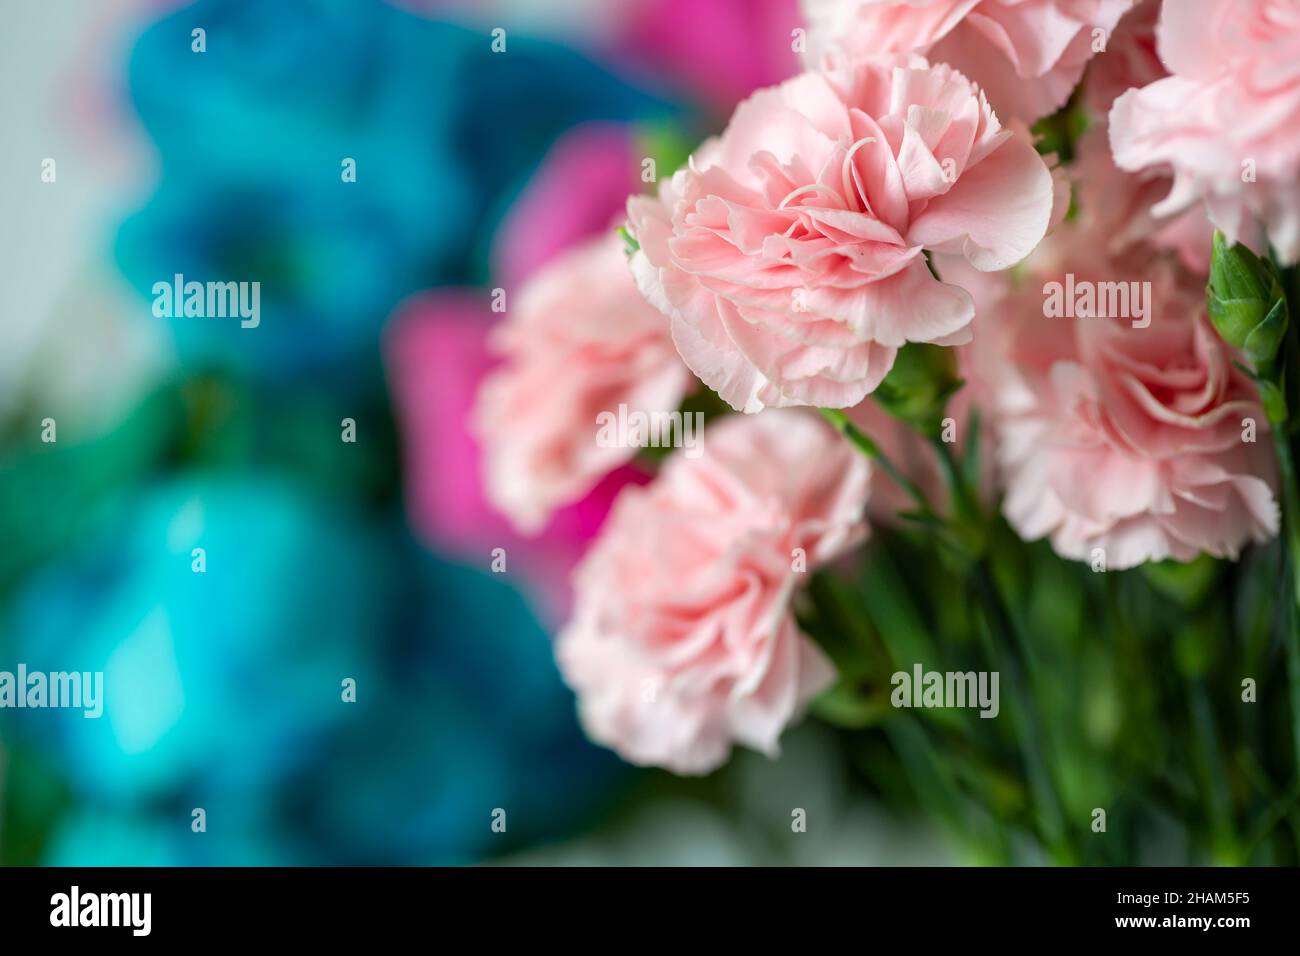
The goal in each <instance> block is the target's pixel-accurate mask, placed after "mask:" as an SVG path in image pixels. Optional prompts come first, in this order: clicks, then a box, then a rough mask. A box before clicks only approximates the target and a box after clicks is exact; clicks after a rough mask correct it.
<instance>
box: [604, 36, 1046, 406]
mask: <svg viewBox="0 0 1300 956" xmlns="http://www.w3.org/2000/svg"><path fill="white" fill-rule="evenodd" d="M1053 194H1054V186H1053V179H1052V174H1051V173H1050V172H1049V170H1048V167H1047V165H1046V164H1045V163H1044V161H1043V159H1042V158H1041V157H1040V156H1039V155H1038V154H1037V153H1036V152H1035V151H1034V148H1033V146H1032V144H1031V143H1030V141H1029V138H1028V136H1027V134H1025V133H1024V132H1023V131H1020V130H1017V131H1013V130H1010V129H1004V128H1003V127H1002V126H1001V124H1000V123H999V122H998V120H997V117H996V116H995V115H994V114H993V112H992V110H991V109H990V108H989V106H988V103H987V102H986V101H985V99H984V97H983V95H982V94H980V93H979V91H978V90H977V89H976V88H975V87H973V86H971V84H970V83H969V82H968V81H967V80H966V78H965V77H963V76H962V75H961V74H960V73H957V72H955V71H954V70H952V69H951V68H949V67H947V66H944V65H942V64H940V65H936V66H930V65H929V64H927V63H926V62H925V61H924V60H922V59H920V58H919V57H918V58H912V59H911V61H910V65H908V66H895V67H891V66H888V65H884V64H881V63H874V62H865V61H863V62H858V63H856V64H841V65H839V66H837V67H835V68H833V69H831V70H830V71H829V72H827V73H825V74H821V73H804V74H802V75H800V76H798V77H795V78H794V79H792V80H788V81H786V82H785V83H782V84H781V85H779V86H776V87H771V88H768V89H765V90H760V91H759V92H757V93H755V94H754V95H753V96H751V97H750V98H749V99H748V100H746V101H745V102H744V103H742V104H741V105H740V106H739V107H738V108H737V110H736V112H735V114H734V115H733V116H732V118H731V122H730V124H729V125H728V126H727V129H726V130H725V131H724V132H723V134H722V135H721V136H720V137H718V138H716V139H713V140H709V141H708V142H706V143H705V144H704V145H703V146H701V148H700V149H699V150H698V151H697V152H696V153H695V155H694V156H693V157H692V159H691V162H690V163H689V164H688V165H687V166H686V167H684V168H683V169H680V170H678V171H677V173H676V174H675V175H674V176H673V177H672V178H671V180H667V181H664V182H663V183H661V187H660V193H659V197H658V199H653V198H650V197H634V198H633V199H631V200H630V201H629V202H628V216H629V219H630V223H631V230H632V232H633V234H634V235H635V236H636V238H637V240H638V241H639V242H640V244H641V248H640V250H639V251H638V252H637V254H636V255H634V256H633V258H632V266H633V270H634V272H635V273H636V276H637V282H638V285H639V286H640V288H641V290H642V292H643V293H645V295H646V297H647V298H648V299H649V300H650V301H651V302H652V303H654V304H655V305H656V306H658V307H659V308H660V309H661V310H663V311H664V312H665V313H666V314H667V315H669V316H671V318H672V336H673V341H674V342H675V343H676V345H677V348H678V350H679V351H680V352H681V355H682V358H683V359H685V361H686V364H687V365H689V366H690V367H691V369H692V370H693V371H694V372H695V373H696V374H697V375H698V376H699V377H700V378H701V379H703V380H704V382H705V383H706V384H707V385H709V386H710V387H712V388H714V389H715V390H716V391H717V392H718V394H719V395H721V396H722V398H723V399H724V400H726V401H727V402H728V403H729V404H730V405H731V406H732V407H733V408H736V409H740V410H744V411H747V412H755V411H758V410H759V409H762V408H764V407H766V406H783V405H819V406H826V407H834V408H844V407H849V406H853V405H856V404H857V403H858V402H860V401H861V400H862V399H863V397H864V396H866V395H867V394H868V393H870V392H871V391H872V390H873V389H874V388H875V387H876V386H877V385H878V384H879V383H880V381H881V379H883V378H884V376H885V373H886V372H888V371H889V369H890V366H891V365H892V364H893V361H894V356H895V354H896V351H897V349H898V348H899V347H900V346H902V345H903V344H904V343H906V342H935V343H941V344H957V343H960V342H962V341H966V340H967V339H969V335H970V333H969V329H968V325H969V324H970V321H971V317H972V315H973V314H974V305H973V303H972V301H971V296H970V295H969V294H968V293H967V291H966V290H965V289H963V288H961V287H960V286H957V285H954V284H951V283H945V282H940V281H938V280H937V279H935V278H934V277H933V275H932V274H931V272H930V270H929V269H928V268H927V266H926V260H925V256H924V252H925V251H926V250H933V251H936V252H945V253H955V254H960V255H961V256H963V257H964V258H965V259H967V260H968V261H969V262H970V263H971V264H972V265H973V266H975V268H977V269H979V270H981V271H992V270H998V269H1005V268H1007V267H1008V266H1011V265H1013V264H1014V263H1016V262H1018V261H1019V260H1020V259H1022V258H1024V257H1025V256H1026V255H1028V253H1029V252H1030V251H1031V250H1032V249H1033V248H1034V246H1035V245H1036V244H1037V243H1038V242H1039V240H1040V239H1042V237H1043V235H1044V233H1045V232H1046V230H1047V227H1048V223H1049V219H1050V216H1051V212H1052V201H1053Z"/></svg>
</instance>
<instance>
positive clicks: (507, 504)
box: [474, 228, 693, 534]
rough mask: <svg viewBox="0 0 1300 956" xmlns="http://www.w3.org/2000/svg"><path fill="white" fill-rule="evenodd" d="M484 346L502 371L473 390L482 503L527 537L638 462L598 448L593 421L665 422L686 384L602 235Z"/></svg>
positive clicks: (539, 284)
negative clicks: (633, 417) (638, 417)
mask: <svg viewBox="0 0 1300 956" xmlns="http://www.w3.org/2000/svg"><path fill="white" fill-rule="evenodd" d="M494 344H495V347H496V349H497V351H498V352H499V353H500V354H501V355H502V356H503V357H504V359H505V361H504V363H503V364H502V365H501V367H500V368H498V369H497V370H496V371H494V372H493V373H492V374H491V375H490V376H489V377H488V378H487V379H486V380H485V381H484V382H483V385H482V388H481V390H480V393H479V399H478V403H477V406H476V408H475V411H474V427H475V431H476V433H477V434H478V436H479V439H480V441H481V443H482V446H483V450H484V453H485V459H484V474H485V477H486V480H487V491H488V497H489V499H490V500H491V501H492V502H493V504H495V505H496V507H497V508H498V509H499V510H500V511H501V512H502V513H503V514H505V515H507V516H508V517H509V518H510V519H511V520H512V521H513V522H514V524H515V526H516V527H517V528H518V529H519V530H520V531H522V532H524V533H527V534H532V533H536V532H537V531H540V530H541V529H542V528H543V527H544V526H545V525H546V522H547V520H548V519H549V517H550V515H551V512H553V511H554V510H555V509H556V508H557V507H560V506H562V505H567V504H570V503H572V502H574V501H578V500H579V499H581V498H582V497H583V496H584V495H586V494H587V493H588V492H589V491H590V490H591V489H592V488H593V487H594V486H595V485H596V484H597V482H599V481H600V480H601V479H602V478H603V477H604V476H605V475H606V474H608V473H609V472H611V471H613V470H614V469H615V468H617V467H618V466H620V465H623V464H625V463H627V462H628V461H631V460H632V458H633V457H635V455H636V454H637V452H638V448H637V446H635V445H633V444H631V442H630V441H629V442H621V441H612V442H611V441H600V440H598V438H599V436H600V434H601V427H600V416H601V415H602V414H605V413H608V414H609V415H613V416H623V417H626V416H627V415H630V414H631V413H635V412H642V413H646V414H649V415H655V414H657V415H671V414H672V413H673V412H675V411H676V410H677V407H678V406H679V405H680V404H681V401H682V399H683V398H684V397H685V395H686V392H687V390H688V389H689V388H690V386H691V384H692V382H693V379H692V377H691V374H690V372H689V370H687V368H686V366H684V365H683V364H682V362H681V359H679V358H678V356H677V352H676V350H675V349H674V348H673V344H672V341H671V339H670V338H669V337H668V323H667V321H666V320H665V319H664V317H663V316H662V315H661V314H660V313H659V312H658V311H656V310H655V309H653V308H652V307H651V306H650V305H649V304H648V303H647V302H646V301H645V300H644V299H643V298H642V297H641V296H640V295H639V294H638V293H637V290H636V286H635V284H634V283H633V281H632V276H631V274H630V273H629V271H628V268H627V261H626V254H625V253H624V251H623V243H622V240H620V239H619V237H618V236H617V235H616V234H615V233H614V232H613V230H612V228H611V230H610V232H609V233H608V235H605V236H601V237H598V238H596V239H593V240H590V241H588V242H587V243H585V244H583V245H581V246H578V247H577V248H576V249H573V250H570V251H569V252H566V253H564V254H563V255H562V256H560V258H558V259H556V260H555V261H553V262H552V263H550V264H549V265H547V266H546V267H545V268H543V269H542V270H541V271H540V272H538V273H537V274H536V275H534V276H533V278H532V279H531V280H530V282H529V283H528V284H526V285H525V286H524V287H523V289H522V290H521V291H520V293H519V295H518V298H517V302H516V304H515V306H514V307H513V308H512V309H511V310H510V311H509V313H508V318H507V319H506V321H505V323H504V324H503V325H501V326H500V328H499V329H498V330H497V331H496V332H495V333H494ZM624 410H625V411H624Z"/></svg>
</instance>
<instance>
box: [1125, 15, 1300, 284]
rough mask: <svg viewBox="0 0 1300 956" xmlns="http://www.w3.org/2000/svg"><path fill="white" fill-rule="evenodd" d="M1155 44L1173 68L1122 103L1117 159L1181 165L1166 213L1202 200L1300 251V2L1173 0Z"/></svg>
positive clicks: (1144, 165)
mask: <svg viewBox="0 0 1300 956" xmlns="http://www.w3.org/2000/svg"><path fill="white" fill-rule="evenodd" d="M1157 44H1158V48H1159V51H1160V56H1161V58H1162V59H1163V60H1164V63H1165V65H1166V66H1167V67H1168V68H1169V70H1170V71H1171V72H1172V74H1173V75H1172V76H1169V77H1166V78H1164V79H1160V80H1156V81H1155V82H1154V83H1151V84H1149V85H1148V86H1144V87H1142V88H1141V89H1138V90H1130V91H1129V92H1128V93H1125V94H1124V95H1123V96H1121V97H1120V98H1119V99H1118V100H1116V101H1115V105H1114V107H1113V108H1112V110H1111V114H1110V142H1111V148H1112V149H1113V150H1114V153H1115V162H1116V163H1117V164H1118V165H1119V166H1120V167H1121V168H1123V169H1129V170H1139V169H1144V170H1145V169H1156V170H1162V171H1166V172H1169V173H1171V174H1172V175H1173V178H1174V185H1173V189H1172V191H1171V192H1170V194H1169V195H1168V197H1167V198H1165V200H1164V201H1163V202H1161V203H1160V204H1159V205H1158V206H1157V207H1156V208H1155V212H1156V214H1157V215H1171V214H1173V213H1175V212H1178V211H1180V210H1182V209H1186V208H1188V207H1190V206H1192V205H1193V204H1195V203H1198V202H1199V201H1200V200H1204V201H1205V204H1206V206H1207V208H1208V210H1209V216H1210V219H1211V220H1212V221H1213V222H1214V224H1215V225H1216V226H1218V227H1219V228H1220V229H1222V230H1223V232H1224V234H1225V235H1227V237H1228V238H1229V239H1231V240H1233V241H1240V242H1245V243H1247V244H1248V245H1250V246H1252V247H1253V248H1254V249H1255V250H1256V251H1257V252H1261V253H1262V252H1264V251H1265V248H1264V233H1266V234H1267V239H1268V241H1269V242H1271V243H1272V244H1273V246H1274V248H1275V249H1276V250H1277V252H1278V255H1279V256H1280V257H1281V258H1282V259H1283V260H1285V261H1286V262H1288V263H1294V262H1296V261H1297V260H1300V4H1297V3H1295V2H1294V0H1179V2H1178V3H1166V4H1165V5H1164V6H1163V7H1162V8H1161V14H1160V22H1159V25H1158V27H1157Z"/></svg>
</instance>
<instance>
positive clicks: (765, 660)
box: [556, 411, 869, 773]
mask: <svg viewBox="0 0 1300 956" xmlns="http://www.w3.org/2000/svg"><path fill="white" fill-rule="evenodd" d="M868 478H869V468H868V466H867V463H866V460H865V459H864V458H863V457H862V455H860V454H859V453H857V452H856V451H855V450H854V449H853V448H852V447H851V446H850V445H849V444H848V443H847V442H845V441H843V440H842V439H840V438H839V436H838V435H836V434H835V433H834V432H833V431H832V430H831V429H830V428H829V427H828V426H826V425H825V424H824V423H823V422H822V421H821V420H820V419H818V418H817V417H816V416H814V415H812V414H811V413H808V412H797V411H769V412H765V413H764V414H762V415H760V416H757V417H741V416H729V417H726V418H723V419H721V420H720V421H718V422H716V423H715V424H712V425H710V426H709V429H708V432H707V434H706V435H705V439H704V454H703V455H702V456H701V457H699V458H688V457H686V456H685V455H683V454H681V453H680V452H678V453H675V454H674V455H673V456H672V457H670V458H669V460H668V461H667V463H666V464H665V467H664V469H663V471H662V472H661V473H660V475H659V477H658V479H657V480H656V481H655V482H654V483H653V484H651V485H649V486H648V487H645V488H636V489H629V490H628V491H625V492H624V493H623V494H622V495H621V496H620V497H619V499H618V501H617V502H615V504H614V509H613V511H612V513H611V514H610V517H609V520H608V522H607V523H606V525H605V527H604V528H603V529H602V531H601V534H600V537H599V538H598V539H597V541H596V543H595V545H594V546H593V547H592V549H591V552H590V553H589V554H588V555H587V557H585V558H584V559H583V561H582V564H581V565H580V567H579V569H578V571H577V573H576V575H575V582H576V585H577V597H576V606H575V610H574V615H573V618H572V620H571V621H570V622H569V623H568V625H567V626H566V627H565V628H564V629H563V631H562V632H561V634H560V637H559V640H558V643H557V646H556V653H557V657H558V659H559V663H560V669H561V671H562V673H563V674H564V676H565V679H566V680H567V681H568V682H569V684H570V685H571V686H572V687H573V688H574V689H575V690H576V691H577V694H578V701H579V707H580V712H581V715H582V720H583V723H584V726H585V727H586V728H587V732H588V733H589V734H590V735H591V736H592V738H593V739H595V740H597V741H599V742H601V743H603V744H605V745H607V746H610V747H613V748H614V749H616V750H617V751H618V752H619V753H620V754H621V755H622V756H623V757H624V758H626V759H627V760H630V761H632V762H633V763H637V764H650V765H654V766H660V767H666V768H668V769H670V770H673V771H675V772H677V773H707V772H708V771H710V770H712V769H714V768H715V767H717V766H719V765H720V764H721V763H723V762H724V761H725V760H726V758H727V755H728V753H729V752H730V750H731V747H732V744H733V742H739V743H741V744H744V745H746V746H749V747H752V748H754V749H756V750H760V751H762V752H764V753H766V754H769V755H774V754H775V753H776V750H777V741H778V738H779V737H780V734H781V731H782V730H783V729H784V728H785V726H786V725H787V724H789V723H790V722H791V721H792V720H793V719H794V718H795V717H796V716H798V715H799V713H800V712H801V711H802V709H803V707H804V705H805V704H806V702H807V701H808V700H809V699H810V698H811V697H813V696H814V695H816V694H817V693H819V692H820V691H822V690H824V689H825V688H826V687H827V686H828V685H829V684H830V683H831V682H832V680H833V679H834V670H833V668H832V665H831V664H830V662H829V661H828V660H827V659H826V658H825V657H824V655H823V654H822V653H821V651H820V650H819V649H818V648H817V646H816V645H815V644H814V643H813V642H812V641H811V640H809V639H808V638H807V637H806V636H805V635H804V634H802V633H801V632H800V631H799V629H798V627H797V625H796V624H795V620H794V617H793V615H792V614H791V611H790V606H789V605H790V597H791V593H792V592H793V591H794V589H795V587H796V585H797V583H798V581H799V579H800V577H801V572H800V571H799V570H797V568H800V567H805V568H806V569H807V570H808V571H811V570H813V569H814V568H816V567H818V566H819V565H822V564H825V563H826V562H827V561H830V560H832V559H833V558H835V557H836V556H837V555H839V554H841V553H843V552H844V551H845V550H846V549H847V548H849V547H850V546H852V545H853V544H855V543H856V542H858V541H859V540H860V539H861V538H862V536H863V535H864V534H865V525H864V524H863V523H862V520H861V519H862V515H863V508H864V505H865V503H866V499H867V493H868ZM800 549H801V550H800Z"/></svg>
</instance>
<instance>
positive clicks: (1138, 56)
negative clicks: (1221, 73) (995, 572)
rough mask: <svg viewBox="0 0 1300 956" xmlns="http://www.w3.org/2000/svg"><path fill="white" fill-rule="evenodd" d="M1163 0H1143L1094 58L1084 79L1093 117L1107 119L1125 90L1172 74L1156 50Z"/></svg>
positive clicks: (1088, 103)
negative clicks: (1157, 24)
mask: <svg viewBox="0 0 1300 956" xmlns="http://www.w3.org/2000/svg"><path fill="white" fill-rule="evenodd" d="M1159 16H1160V0H1141V2H1140V3H1138V4H1137V5H1136V6H1134V7H1133V9H1132V10H1130V11H1129V12H1128V13H1126V14H1124V16H1123V18H1122V19H1121V20H1120V21H1119V25H1118V26H1116V27H1115V32H1114V33H1112V34H1111V36H1110V38H1109V39H1108V40H1107V41H1106V49H1105V50H1104V51H1103V52H1101V53H1098V54H1097V55H1096V56H1095V57H1093V59H1092V62H1091V63H1089V64H1088V74H1087V76H1086V77H1085V78H1084V81H1083V101H1084V104H1085V105H1086V106H1087V108H1088V111H1089V112H1090V113H1092V114H1093V116H1094V118H1098V119H1101V120H1103V121H1104V120H1105V118H1106V114H1107V113H1109V112H1110V108H1111V106H1113V105H1114V103H1115V100H1117V99H1118V98H1119V97H1120V96H1122V95H1123V94H1124V93H1127V92H1128V91H1129V90H1131V89H1134V88H1135V87H1140V86H1146V85H1147V84H1148V83H1154V82H1155V81H1156V80H1159V79H1161V78H1162V77H1166V76H1168V75H1169V71H1168V70H1166V69H1165V65H1164V64H1163V63H1161V62H1160V54H1159V53H1157V52H1156V21H1157V19H1158V18H1159Z"/></svg>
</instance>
